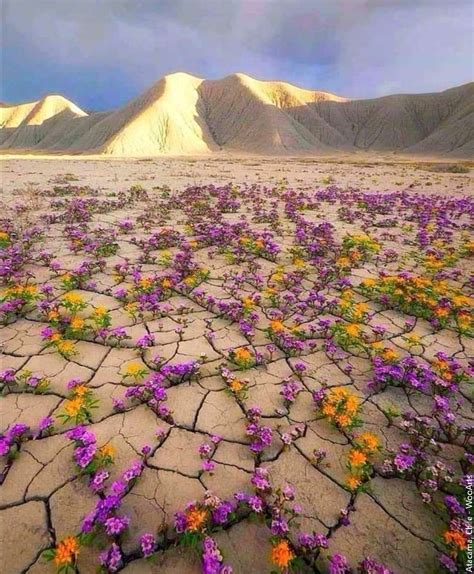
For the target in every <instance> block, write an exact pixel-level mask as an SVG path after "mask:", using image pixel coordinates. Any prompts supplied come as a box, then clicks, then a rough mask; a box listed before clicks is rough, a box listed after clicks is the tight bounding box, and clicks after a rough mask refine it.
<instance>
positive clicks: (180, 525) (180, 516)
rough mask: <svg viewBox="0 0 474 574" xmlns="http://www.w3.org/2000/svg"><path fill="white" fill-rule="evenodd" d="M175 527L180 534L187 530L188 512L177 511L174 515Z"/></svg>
mask: <svg viewBox="0 0 474 574" xmlns="http://www.w3.org/2000/svg"><path fill="white" fill-rule="evenodd" d="M174 527H175V530H176V532H177V533H178V534H180V533H182V532H184V531H185V530H186V514H184V512H176V514H175V515H174Z"/></svg>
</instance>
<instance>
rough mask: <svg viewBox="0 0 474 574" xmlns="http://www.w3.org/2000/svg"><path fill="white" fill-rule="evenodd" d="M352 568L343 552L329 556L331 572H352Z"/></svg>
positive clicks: (336, 573)
mask: <svg viewBox="0 0 474 574" xmlns="http://www.w3.org/2000/svg"><path fill="white" fill-rule="evenodd" d="M351 573H352V568H351V567H350V566H349V563H348V562H347V559H346V558H345V556H343V555H342V554H334V555H333V556H331V557H330V558H329V574H351Z"/></svg>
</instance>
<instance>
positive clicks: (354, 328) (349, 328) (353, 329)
mask: <svg viewBox="0 0 474 574" xmlns="http://www.w3.org/2000/svg"><path fill="white" fill-rule="evenodd" d="M346 333H347V334H348V335H350V336H351V337H358V336H359V335H360V327H359V325H357V324H356V323H350V324H349V325H346Z"/></svg>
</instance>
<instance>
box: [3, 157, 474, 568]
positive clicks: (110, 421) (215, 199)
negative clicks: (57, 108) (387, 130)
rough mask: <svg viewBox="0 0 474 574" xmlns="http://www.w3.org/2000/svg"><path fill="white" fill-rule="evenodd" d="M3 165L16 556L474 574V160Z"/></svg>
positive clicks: (11, 561)
mask: <svg viewBox="0 0 474 574" xmlns="http://www.w3.org/2000/svg"><path fill="white" fill-rule="evenodd" d="M3 167H4V169H3V197H2V207H3V214H2V230H3V231H2V235H1V239H2V241H3V243H2V247H3V248H2V255H1V258H2V280H3V287H2V292H1V297H0V299H1V300H2V304H1V313H0V314H1V315H2V320H3V325H2V327H1V329H0V343H1V350H2V359H1V371H2V373H1V377H2V380H1V384H2V388H3V391H2V398H1V402H0V408H1V419H0V422H1V425H0V430H1V431H2V433H3V434H2V441H3V443H2V453H1V454H2V455H3V456H2V458H1V459H0V460H1V462H2V469H1V475H0V481H1V487H0V508H1V510H0V517H1V518H0V523H1V540H0V547H1V548H2V554H3V571H4V572H6V573H8V574H10V573H31V574H40V573H46V572H54V571H55V569H60V568H61V567H67V569H66V570H63V572H67V571H69V572H79V573H81V574H87V573H92V572H96V571H97V567H98V566H100V567H101V568H102V569H103V571H104V572H116V571H123V572H126V573H127V574H138V573H150V574H151V573H158V572H160V573H170V574H171V573H179V574H192V573H198V572H201V571H204V572H207V573H211V572H217V573H218V572H222V573H225V572H230V571H231V570H230V569H228V570H226V569H225V568H226V566H224V564H225V565H227V567H231V568H232V572H234V574H248V573H255V574H265V573H270V572H287V571H288V569H290V571H291V572H316V573H324V572H341V573H344V572H352V571H354V572H356V569H357V568H358V566H359V565H360V564H361V563H363V561H364V560H366V559H367V557H370V558H372V559H373V560H376V561H377V562H379V563H383V564H384V565H385V567H386V568H387V570H382V569H380V570H375V569H374V570H369V569H368V567H367V565H366V566H365V567H366V569H365V570H362V568H363V567H362V566H359V567H360V568H361V571H362V572H390V571H391V572H396V573H401V574H404V573H406V574H412V573H413V574H415V573H416V574H423V573H426V574H433V573H434V572H438V571H440V572H441V571H443V567H445V566H443V560H444V563H447V559H449V560H451V562H452V564H451V566H452V568H455V569H453V570H451V571H452V572H462V571H463V570H462V568H463V567H464V565H465V562H464V563H463V560H464V559H465V558H464V554H463V552H464V553H465V547H464V548H463V538H462V536H465V533H466V529H465V528H466V527H465V524H464V523H463V520H464V518H465V517H464V515H463V513H462V511H461V510H459V509H458V510H457V513H456V509H455V508H454V507H455V504H454V502H452V500H451V502H450V503H449V504H448V503H446V497H452V498H454V499H456V500H458V501H459V504H460V505H461V506H462V505H463V504H464V499H463V489H462V486H463V484H464V483H463V477H466V475H468V474H469V473H471V474H472V461H473V456H472V448H471V445H472V421H473V414H472V372H473V371H472V366H473V365H472V359H473V356H474V352H473V351H474V345H473V339H472V335H473V327H472V298H471V295H472V289H473V284H474V282H473V266H472V254H473V253H474V246H473V244H472V240H471V238H472V235H471V236H470V235H469V234H470V233H471V232H472V227H470V225H472V215H473V213H474V201H473V198H472V193H473V187H472V178H471V176H470V175H459V176H454V175H450V174H449V175H448V174H436V175H433V174H430V173H428V172H426V173H425V172H420V171H416V170H415V169H414V168H413V167H412V166H410V165H409V166H406V165H395V166H390V165H389V166H387V165H386V164H383V163H381V164H377V165H375V166H370V165H369V166H368V167H367V166H364V165H362V166H361V165H355V166H354V165H348V166H344V165H340V164H336V165H331V164H322V163H321V164H318V163H316V164H314V165H312V164H310V165H308V164H306V163H304V162H303V163H301V164H296V165H295V166H294V167H291V168H287V167H286V166H285V163H284V162H280V163H279V162H277V161H275V162H274V163H272V162H262V163H261V165H259V163H258V161H257V162H256V163H254V164H252V163H251V162H250V160H247V161H246V162H236V163H235V164H233V163H232V162H231V163H230V164H229V166H225V164H221V163H219V162H212V161H204V160H197V161H195V162H192V163H191V162H190V163H187V162H186V161H185V160H183V161H181V162H178V161H176V162H173V161H170V160H167V161H164V160H163V162H162V163H160V162H158V161H156V162H132V161H130V162H128V163H127V162H125V161H124V162H92V161H91V162H87V161H84V160H76V161H70V162H65V161H63V162H61V163H59V160H58V161H55V160H51V161H46V160H45V161H42V160H31V161H27V160H19V159H16V160H11V161H8V162H7V161H5V162H4V166H3ZM232 169H234V171H232ZM280 172H281V173H280ZM275 174H276V175H275ZM328 176H331V177H333V178H334V179H335V182H334V183H327V182H326V183H325V178H327V177H328ZM282 177H286V178H287V179H285V180H283V179H282ZM230 180H232V181H233V182H234V183H229V181H230ZM427 183H429V185H427ZM446 188H447V189H446ZM394 190H395V191H394ZM400 274H402V275H401V278H400ZM403 274H405V275H403ZM387 277H388V278H390V277H398V279H397V283H396V285H395V287H394V289H393V290H392V291H390V289H391V284H389V283H388V282H387V281H388V280H387V281H386V282H385V283H384V281H385V280H386V278H387ZM406 277H409V279H408V281H412V278H415V279H416V281H415V287H416V289H419V293H421V295H419V294H418V291H416V292H415V291H410V292H409V293H408V292H407V291H403V289H405V287H404V285H405V283H404V281H407V279H406ZM420 281H421V282H420ZM423 281H428V282H429V284H428V283H423ZM379 285H382V287H383V289H386V290H385V291H383V292H382V291H380V290H378V291H377V289H379ZM382 287H380V289H382ZM397 289H398V290H401V292H402V297H401V298H400V293H398V292H397ZM423 289H425V291H423ZM411 301H415V303H416V305H415V303H413V305H412V306H411V307H407V305H410V304H411ZM414 305H415V306H414ZM74 321H76V322H74ZM74 325H76V326H74ZM410 361H414V363H410ZM384 369H385V370H384ZM390 369H391V370H390ZM397 369H398V370H397ZM410 369H412V370H413V369H414V371H413V372H414V375H413V376H411V375H410V374H409V370H410ZM400 372H402V375H400ZM397 373H398V374H397ZM403 373H404V374H403ZM410 373H411V371H410ZM412 374H413V373H412ZM397 377H398V378H397ZM414 379H416V380H415V381H414ZM38 381H40V382H39V383H38ZM333 397H336V398H338V400H339V402H338V403H337V404H336V414H334V412H333V410H331V407H332V406H333V403H331V401H332V400H333ZM341 397H342V398H341ZM348 397H350V400H353V404H354V405H355V406H354V407H353V408H350V407H349V406H347V402H344V401H347V400H348ZM440 398H442V399H445V402H444V403H443V405H444V406H442V407H440V406H439V405H440V404H441V401H440ZM334 400H335V399H334ZM74 401H75V402H74ZM341 401H342V402H341ZM446 401H448V406H447V407H446ZM255 407H258V409H255ZM443 409H444V410H443ZM340 415H344V416H346V415H347V417H348V418H337V417H338V416H340ZM45 421H46V422H45ZM18 425H20V426H18ZM78 426H79V428H83V431H84V429H85V431H87V432H88V433H91V434H90V435H88V436H89V439H87V440H86V438H84V436H85V435H84V436H80V433H77V432H76V434H74V432H71V431H73V429H77V427H78ZM12 429H14V430H12ZM90 436H92V437H93V440H90ZM361 436H370V437H375V438H374V440H375V441H376V443H377V444H376V446H375V447H374V448H368V447H366V446H364V447H362V446H361V442H360V441H361V440H362V439H361V438H360V437H361ZM91 444H92V446H93V449H92V451H91V453H90V456H89V458H87V456H88V455H86V453H83V452H82V451H79V450H78V449H81V448H86V447H87V446H88V445H89V446H90V445H91ZM203 445H205V446H203ZM104 447H105V449H104ZM354 452H356V453H358V454H359V455H360V456H363V457H364V459H363V462H361V463H359V462H355V460H356V459H355V458H351V457H352V456H353V454H354ZM83 457H86V459H85V460H84V458H83ZM397 457H398V458H397ZM403 457H405V458H403ZM361 460H362V459H361ZM351 461H352V462H351ZM134 465H135V466H134ZM131 468H132V469H135V470H133V471H132V473H134V475H133V478H131V479H128V478H126V477H127V476H131V475H130V474H128V475H127V473H130V469H131ZM434 469H436V470H434ZM101 472H102V473H105V474H104V475H103V476H105V475H106V476H105V478H103V482H100V480H102V479H100V473H101ZM256 477H257V478H256ZM258 477H260V479H261V480H263V481H264V483H263V485H262V484H261V483H260V482H259V480H258ZM351 480H352V482H351ZM94 481H95V482H94ZM99 483H100V484H99ZM117 484H122V485H123V489H122V490H121V491H120V488H121V487H118V486H117ZM114 485H115V486H114ZM288 486H289V487H290V488H289V489H288ZM114 488H115V490H114ZM117 489H118V490H117ZM119 491H120V493H119V495H118V497H117V498H118V500H119V502H118V506H116V507H115V508H113V509H112V510H111V511H109V513H108V514H107V515H106V516H105V517H102V518H101V517H100V516H99V514H98V513H97V508H98V504H99V503H100V501H104V500H106V499H107V497H108V496H110V495H111V493H114V492H115V493H116V492H119ZM209 493H211V494H212V497H213V498H211V495H210V494H209ZM285 493H286V494H285ZM236 494H237V496H236ZM252 497H253V498H252ZM255 497H257V498H255ZM226 501H227V502H229V504H230V505H231V510H230V511H229V513H228V516H226V517H225V519H222V520H217V519H216V518H215V517H214V514H213V511H215V510H216V508H220V505H222V504H223V503H224V502H226ZM190 503H194V507H190V506H189V504H190ZM193 508H194V510H193ZM196 508H198V509H200V511H202V513H203V516H204V517H205V518H204V519H203V521H202V524H201V523H199V524H198V525H197V527H196V528H192V526H191V520H190V518H189V517H190V513H191V512H194V511H196ZM176 513H183V514H182V515H184V517H185V518H184V520H185V526H184V527H181V528H180V527H178V526H177V520H176ZM88 517H89V518H90V520H91V525H89V526H90V528H87V527H85V526H84V520H85V519H87V518H88ZM115 517H117V518H118V519H119V520H120V519H122V518H123V517H126V518H125V519H124V520H126V525H125V526H124V528H123V529H121V530H119V532H112V530H111V529H110V528H109V530H110V532H109V531H108V530H107V529H106V527H105V522H106V519H110V518H115ZM186 520H187V522H186ZM453 521H454V522H453ZM456 521H457V522H456ZM198 522H199V521H198ZM446 532H449V533H451V535H448V536H447V535H446ZM453 532H455V533H457V534H458V537H457V538H456V537H455V536H454V535H453V534H452V533H453ZM144 534H150V535H152V539H153V542H152V543H151V544H152V547H153V548H152V550H151V551H148V550H147V549H146V546H144V544H143V535H144ZM302 534H306V535H307V536H310V537H311V536H312V537H313V539H312V541H311V542H308V539H306V541H305V539H304V537H303V536H302ZM316 535H321V537H322V538H318V539H316V538H314V537H315V536H316ZM67 537H74V538H75V540H76V541H77V544H78V545H79V550H78V552H76V553H72V554H70V555H69V561H68V560H67V558H68V555H67V552H66V554H65V555H64V561H63V562H61V560H60V558H61V557H60V556H59V554H58V548H60V546H61V543H62V541H63V540H64V539H67ZM209 539H211V540H213V541H214V542H215V544H216V547H217V548H218V551H214V554H212V551H210V554H212V555H213V556H214V558H215V557H216V556H217V558H216V563H215V565H214V566H213V567H214V569H212V565H210V562H209V561H207V562H206V560H207V558H206V556H207V557H208V555H207V554H206V550H205V548H204V547H203V540H209ZM285 545H286V546H285ZM48 549H49V552H50V554H49V558H50V559H51V560H50V561H48V560H47V558H48ZM275 549H279V550H281V552H280V553H279V554H278V553H277V552H276V551H275ZM45 551H46V554H45ZM285 552H286V554H285ZM150 555H151V557H152V559H150ZM335 556H336V558H334V557H335ZM339 556H342V558H341V560H342V559H344V560H346V566H341V569H340V570H336V566H337V560H339V558H338V557H339ZM440 556H441V557H443V556H445V557H446V558H444V559H443V558H441V562H440ZM341 564H342V562H341ZM206 568H207V569H206ZM343 568H346V569H345V570H344V569H343ZM351 568H352V569H353V570H351Z"/></svg>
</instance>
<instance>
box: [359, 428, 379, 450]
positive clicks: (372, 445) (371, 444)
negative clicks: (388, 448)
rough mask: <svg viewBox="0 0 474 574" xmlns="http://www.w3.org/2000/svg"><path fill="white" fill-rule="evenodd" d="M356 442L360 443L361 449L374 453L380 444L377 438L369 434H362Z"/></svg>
mask: <svg viewBox="0 0 474 574" xmlns="http://www.w3.org/2000/svg"><path fill="white" fill-rule="evenodd" d="M357 441H358V442H359V443H361V444H362V447H363V448H364V449H365V450H366V451H368V452H375V451H376V450H377V449H378V447H379V444H380V443H379V439H378V437H377V436H376V435H374V434H372V433H370V432H364V433H362V434H361V435H359V436H358V437H357Z"/></svg>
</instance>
